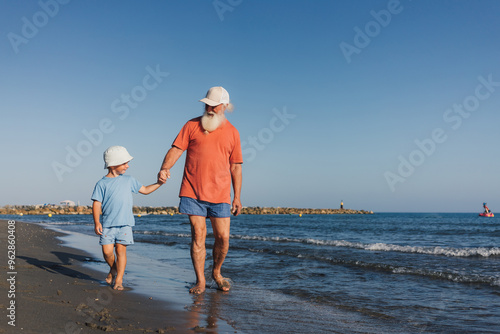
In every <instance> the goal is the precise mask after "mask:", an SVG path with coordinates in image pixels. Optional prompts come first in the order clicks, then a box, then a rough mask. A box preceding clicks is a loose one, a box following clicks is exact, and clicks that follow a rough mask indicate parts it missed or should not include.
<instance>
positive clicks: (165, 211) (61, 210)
mask: <svg viewBox="0 0 500 334" xmlns="http://www.w3.org/2000/svg"><path fill="white" fill-rule="evenodd" d="M133 212H134V214H136V215H176V214H179V210H178V208H177V207H174V206H164V207H151V206H148V207H146V206H134V208H133ZM91 214H92V207H90V206H57V205H44V206H36V205H7V206H4V207H2V208H0V215H19V216H22V215H91ZM241 214H244V215H332V214H351V215H352V214H373V211H366V210H352V209H301V208H280V207H260V206H254V207H245V208H243V209H242V210H241Z"/></svg>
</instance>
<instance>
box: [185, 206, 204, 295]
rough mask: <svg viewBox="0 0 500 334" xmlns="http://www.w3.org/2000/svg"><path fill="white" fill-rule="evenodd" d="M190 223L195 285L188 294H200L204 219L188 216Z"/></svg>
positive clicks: (202, 284) (202, 273)
mask: <svg viewBox="0 0 500 334" xmlns="http://www.w3.org/2000/svg"><path fill="white" fill-rule="evenodd" d="M189 222H190V223H191V261H193V267H194V272H195V274H196V285H195V286H194V287H192V288H191V289H190V290H189V292H190V293H194V294H200V293H202V292H203V291H205V286H206V281H205V257H206V256H207V251H206V249H205V239H206V238H207V223H206V218H205V217H201V216H189Z"/></svg>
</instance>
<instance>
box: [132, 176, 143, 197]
mask: <svg viewBox="0 0 500 334" xmlns="http://www.w3.org/2000/svg"><path fill="white" fill-rule="evenodd" d="M141 187H142V183H140V182H139V181H137V180H136V179H135V178H134V177H130V189H131V190H132V192H133V193H134V194H137V193H138V192H139V190H140V189H141Z"/></svg>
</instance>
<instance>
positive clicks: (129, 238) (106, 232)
mask: <svg viewBox="0 0 500 334" xmlns="http://www.w3.org/2000/svg"><path fill="white" fill-rule="evenodd" d="M133 243H134V236H133V233H132V226H113V227H105V228H103V229H102V235H101V238H100V239H99V245H101V246H102V245H110V244H121V245H132V244H133Z"/></svg>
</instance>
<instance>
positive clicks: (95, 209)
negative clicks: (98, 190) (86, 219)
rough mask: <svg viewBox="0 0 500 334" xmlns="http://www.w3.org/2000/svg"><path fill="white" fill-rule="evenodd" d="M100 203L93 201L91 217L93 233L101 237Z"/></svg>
mask: <svg viewBox="0 0 500 334" xmlns="http://www.w3.org/2000/svg"><path fill="white" fill-rule="evenodd" d="M101 210H102V203H101V202H99V201H94V203H92V216H93V217H94V232H95V234H97V235H102V224H101V222H100V221H99V220H100V218H101Z"/></svg>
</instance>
